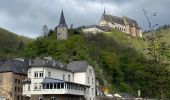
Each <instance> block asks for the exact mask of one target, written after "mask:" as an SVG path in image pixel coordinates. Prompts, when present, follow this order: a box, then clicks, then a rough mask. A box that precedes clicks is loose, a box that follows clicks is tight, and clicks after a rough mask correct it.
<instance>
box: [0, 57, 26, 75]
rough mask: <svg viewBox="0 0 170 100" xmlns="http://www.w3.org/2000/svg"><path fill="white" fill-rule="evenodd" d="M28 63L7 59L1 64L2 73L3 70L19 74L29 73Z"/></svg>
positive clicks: (0, 71) (0, 70)
mask: <svg viewBox="0 0 170 100" xmlns="http://www.w3.org/2000/svg"><path fill="white" fill-rule="evenodd" d="M27 67H28V65H27V64H26V63H25V62H23V61H17V60H6V61H5V62H4V63H3V64H2V65H1V66H0V73H2V72H13V73H18V74H27Z"/></svg>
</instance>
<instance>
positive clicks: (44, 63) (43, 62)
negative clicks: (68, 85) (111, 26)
mask: <svg viewBox="0 0 170 100" xmlns="http://www.w3.org/2000/svg"><path fill="white" fill-rule="evenodd" d="M29 67H50V68H55V69H61V70H67V71H70V70H69V68H68V67H67V66H66V65H64V64H62V63H60V62H58V61H55V60H52V59H51V60H50V59H43V58H38V59H34V60H30V63H29Z"/></svg>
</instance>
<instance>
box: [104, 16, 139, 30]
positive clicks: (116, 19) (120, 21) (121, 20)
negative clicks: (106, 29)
mask: <svg viewBox="0 0 170 100" xmlns="http://www.w3.org/2000/svg"><path fill="white" fill-rule="evenodd" d="M102 19H103V20H106V21H108V22H111V23H112V24H114V23H118V24H121V25H125V22H124V19H125V20H126V21H127V24H129V25H130V26H135V27H136V28H139V26H138V24H137V22H136V21H135V20H133V19H131V18H128V17H126V16H123V17H117V16H113V15H108V14H103V15H102Z"/></svg>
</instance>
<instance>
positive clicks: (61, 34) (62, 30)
mask: <svg viewBox="0 0 170 100" xmlns="http://www.w3.org/2000/svg"><path fill="white" fill-rule="evenodd" d="M67 38H68V32H67V24H66V21H65V18H64V13H63V10H62V11H61V16H60V22H59V25H58V26H57V39H59V40H65V39H67Z"/></svg>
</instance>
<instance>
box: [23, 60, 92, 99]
mask: <svg viewBox="0 0 170 100" xmlns="http://www.w3.org/2000/svg"><path fill="white" fill-rule="evenodd" d="M23 83H24V85H23V95H25V96H27V97H28V100H95V74H94V70H93V67H92V66H90V65H89V64H88V63H87V62H86V61H74V62H70V63H69V64H68V65H62V64H61V63H59V62H56V61H54V60H47V59H35V60H33V61H31V62H30V66H29V68H28V78H27V79H26V80H25V81H23Z"/></svg>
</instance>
